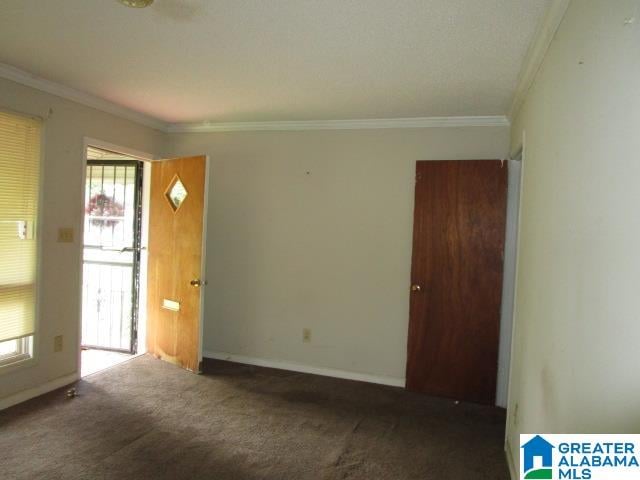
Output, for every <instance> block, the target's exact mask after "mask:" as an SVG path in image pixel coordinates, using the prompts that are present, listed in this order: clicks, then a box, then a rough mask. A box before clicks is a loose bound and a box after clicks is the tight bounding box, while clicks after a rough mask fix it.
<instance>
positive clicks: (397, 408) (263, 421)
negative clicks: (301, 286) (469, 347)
mask: <svg viewBox="0 0 640 480" xmlns="http://www.w3.org/2000/svg"><path fill="white" fill-rule="evenodd" d="M205 371H206V373H205V374H203V375H194V374H191V373H188V372H185V371H183V370H180V369H179V368H177V367H175V366H172V365H169V364H167V363H163V362H161V361H159V360H155V359H153V358H151V357H148V356H142V357H138V358H136V359H133V360H131V361H129V362H126V363H123V364H121V365H118V366H116V367H114V368H112V369H110V370H107V371H104V372H101V373H98V374H96V375H92V376H90V377H88V378H87V379H86V380H83V381H81V382H79V383H78V384H77V390H78V393H79V395H78V397H76V398H74V399H67V398H66V396H65V390H58V391H56V392H52V393H50V394H48V395H45V396H43V397H40V398H37V399H34V400H31V401H29V402H26V403H23V404H21V405H18V406H15V407H13V408H10V409H7V410H5V411H3V412H0V478H2V479H4V480H9V479H29V480H37V479H69V480H75V479H87V480H101V479H118V480H123V479H153V480H160V479H172V480H175V479H188V480H196V479H210V480H229V479H251V480H258V479H261V480H267V479H268V480H284V479H296V480H303V479H363V480H364V479H367V480H399V479H425V480H431V479H433V480H436V479H437V480H447V479H452V480H453V479H460V480H463V479H464V480H469V479H478V480H484V479H491V480H502V479H504V480H506V479H508V477H509V475H508V471H507V465H506V461H505V456H504V452H503V449H502V445H503V434H504V420H505V419H504V413H503V412H502V411H501V410H499V409H494V408H489V407H482V406H477V405H469V404H464V403H461V404H459V405H455V404H454V402H451V401H447V400H441V399H435V398H431V397H427V396H422V395H417V394H413V393H409V392H405V391H404V390H402V389H399V388H392V387H385V386H380V385H372V384H367V383H360V382H352V381H348V380H338V379H333V378H327V377H320V376H314V375H306V374H298V373H292V372H285V371H280V370H271V369H265V368H256V367H248V366H242V365H237V364H232V363H227V362H219V361H207V363H206V370H205Z"/></svg>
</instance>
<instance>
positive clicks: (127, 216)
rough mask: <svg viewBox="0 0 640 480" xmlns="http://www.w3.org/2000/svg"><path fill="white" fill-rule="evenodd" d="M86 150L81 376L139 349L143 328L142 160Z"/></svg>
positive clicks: (115, 362) (115, 361)
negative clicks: (141, 306) (141, 278)
mask: <svg viewBox="0 0 640 480" xmlns="http://www.w3.org/2000/svg"><path fill="white" fill-rule="evenodd" d="M86 155H87V156H86V177H85V178H86V179H85V196H84V234H83V265H82V269H83V282H82V330H81V332H82V335H81V345H80V346H81V359H80V360H81V375H82V376H83V377H84V376H87V375H90V374H92V373H96V372H98V371H101V370H104V369H106V368H110V367H112V366H114V365H117V364H119V363H122V362H124V361H127V360H129V359H130V358H132V357H133V356H134V355H136V354H138V353H142V352H141V351H140V350H141V349H140V344H141V338H140V333H141V331H144V325H141V315H140V308H139V307H140V285H141V282H140V273H141V252H142V250H143V247H142V203H143V202H142V199H143V196H142V194H143V191H142V190H143V162H142V161H141V160H140V159H138V158H135V157H133V156H130V155H126V154H122V153H117V152H114V151H110V150H105V149H101V148H96V147H91V146H89V147H87V149H86ZM142 345H144V343H143V340H142ZM143 349H144V348H142V350H143Z"/></svg>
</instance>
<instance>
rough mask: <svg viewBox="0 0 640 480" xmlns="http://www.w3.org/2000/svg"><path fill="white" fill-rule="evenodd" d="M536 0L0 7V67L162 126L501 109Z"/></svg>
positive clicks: (92, 0) (210, 0)
mask: <svg viewBox="0 0 640 480" xmlns="http://www.w3.org/2000/svg"><path fill="white" fill-rule="evenodd" d="M548 5H549V0H156V1H155V3H154V4H153V5H152V6H151V7H149V8H146V9H131V8H127V7H124V6H122V5H120V4H119V3H118V2H117V1H116V0H64V1H58V0H56V1H49V0H46V1H45V0H1V1H0V62H4V63H8V64H10V65H13V66H15V67H18V68H20V69H23V70H26V71H28V72H30V73H33V74H36V75H39V76H41V77H43V78H46V79H48V80H52V81H54V82H58V83H61V84H63V85H66V86H69V87H73V88H76V89H78V90H81V91H84V92H87V93H91V94H94V95H97V96H99V97H102V98H104V99H106V100H109V101H112V102H114V103H117V104H119V105H123V106H126V107H129V108H131V109H134V110H137V111H139V112H142V113H146V114H148V115H151V116H153V117H156V118H158V119H161V120H164V121H167V122H197V121H204V120H209V121H214V122H227V121H268V120H311V119H313V120H321V119H351V118H397V117H423V116H456V115H500V114H505V113H507V110H508V107H509V104H510V102H511V99H512V96H513V93H514V90H515V87H516V80H517V76H518V73H519V71H520V67H521V65H522V61H523V58H524V55H525V52H526V50H527V48H528V46H529V43H530V42H531V41H532V39H533V36H534V32H535V30H536V27H537V25H538V23H539V22H540V21H541V19H542V17H543V15H544V13H545V11H546V8H547V7H548Z"/></svg>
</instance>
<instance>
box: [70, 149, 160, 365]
mask: <svg viewBox="0 0 640 480" xmlns="http://www.w3.org/2000/svg"><path fill="white" fill-rule="evenodd" d="M89 147H95V148H100V149H103V150H109V151H111V152H116V153H121V154H123V155H129V156H131V157H134V158H137V159H138V160H140V161H142V162H143V168H142V218H141V225H140V230H141V238H140V246H141V247H144V246H146V245H145V244H144V241H145V231H146V232H147V233H148V228H149V201H148V196H149V193H148V191H149V180H150V175H149V174H150V166H151V163H150V162H152V161H154V160H156V159H157V158H158V157H157V156H156V155H153V154H151V153H148V152H143V151H140V150H136V149H133V148H129V147H125V146H122V145H116V144H113V143H110V142H106V141H103V140H99V139H96V138H91V137H83V139H82V153H81V158H80V171H81V177H80V178H81V179H80V182H81V183H80V185H81V188H80V189H79V190H80V192H81V193H80V198H79V201H78V206H79V207H80V211H79V214H80V215H79V218H80V220H79V221H78V223H77V224H76V231H77V232H78V235H77V237H76V239H75V241H76V242H78V252H77V254H78V257H77V258H78V272H79V277H78V278H79V284H78V297H77V298H78V299H79V302H78V327H77V334H78V337H77V342H76V345H75V346H76V349H77V350H76V369H77V372H78V375H80V372H81V367H82V293H83V292H82V288H83V285H84V263H83V258H84V248H83V243H84V242H83V239H84V216H85V211H84V210H85V205H84V200H85V189H86V176H87V149H88V148H89ZM139 263H140V264H139V269H140V287H141V288H140V291H139V292H138V352H137V354H138V355H142V354H143V353H144V352H145V351H146V344H144V345H142V342H140V341H139V340H140V330H141V328H140V327H141V326H142V330H143V335H144V333H146V318H147V316H146V309H145V310H141V309H140V305H141V304H142V303H141V302H142V301H143V300H144V301H145V302H146V278H147V258H146V254H144V253H142V252H141V255H140V262H139ZM145 304H146V303H145Z"/></svg>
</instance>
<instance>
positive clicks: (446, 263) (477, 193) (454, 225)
mask: <svg viewBox="0 0 640 480" xmlns="http://www.w3.org/2000/svg"><path fill="white" fill-rule="evenodd" d="M506 194H507V166H506V165H504V166H503V165H502V163H501V162H500V161H498V160H473V161H435V162H431V161H420V162H417V164H416V190H415V207H414V226H413V258H412V265H411V282H412V285H411V293H410V319H409V337H408V352H407V375H406V378H407V380H406V382H407V389H409V390H414V391H418V392H423V393H429V394H433V395H440V396H445V397H451V398H455V399H460V400H469V401H474V402H480V403H488V404H493V403H494V398H495V391H496V377H497V368H498V338H499V330H500V301H501V297H502V264H503V259H502V255H503V249H504V238H505V219H506Z"/></svg>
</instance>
